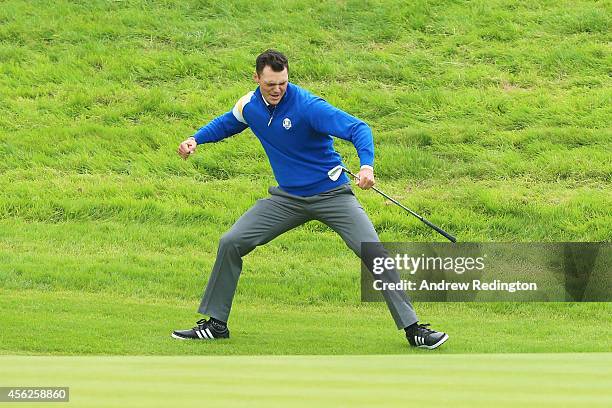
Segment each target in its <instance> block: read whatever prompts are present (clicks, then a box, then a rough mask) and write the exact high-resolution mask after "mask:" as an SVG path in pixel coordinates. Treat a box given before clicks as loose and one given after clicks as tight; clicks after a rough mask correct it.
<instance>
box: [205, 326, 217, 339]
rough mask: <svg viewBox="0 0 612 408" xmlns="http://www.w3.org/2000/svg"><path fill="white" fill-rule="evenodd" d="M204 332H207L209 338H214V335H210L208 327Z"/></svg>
mask: <svg viewBox="0 0 612 408" xmlns="http://www.w3.org/2000/svg"><path fill="white" fill-rule="evenodd" d="M206 334H208V336H209V337H210V338H211V339H214V338H215V336H213V335H212V333H211V332H210V329H209V328H208V327H207V328H206Z"/></svg>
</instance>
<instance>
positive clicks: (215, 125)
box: [193, 111, 248, 144]
mask: <svg viewBox="0 0 612 408" xmlns="http://www.w3.org/2000/svg"><path fill="white" fill-rule="evenodd" d="M247 127H248V126H247V125H246V124H244V123H242V122H240V121H239V120H238V119H236V117H235V116H234V114H233V113H232V112H231V111H230V112H227V113H224V114H223V115H221V116H218V117H216V118H214V119H213V120H212V121H210V122H209V123H208V124H207V125H206V126H203V127H201V128H200V129H199V130H198V131H197V132H196V133H195V134H194V135H193V137H194V138H195V140H196V142H197V143H198V144H201V143H214V142H218V141H220V140H223V139H225V138H228V137H230V136H233V135H235V134H237V133H240V132H242V131H243V130H244V129H246V128H247Z"/></svg>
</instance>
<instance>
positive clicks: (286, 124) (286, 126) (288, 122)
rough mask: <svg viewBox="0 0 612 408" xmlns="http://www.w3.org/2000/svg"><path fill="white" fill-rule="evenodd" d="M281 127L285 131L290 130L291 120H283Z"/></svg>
mask: <svg viewBox="0 0 612 408" xmlns="http://www.w3.org/2000/svg"><path fill="white" fill-rule="evenodd" d="M283 127H284V128H285V129H287V130H289V129H291V120H289V118H285V119H283Z"/></svg>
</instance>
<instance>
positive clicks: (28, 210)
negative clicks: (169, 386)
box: [0, 1, 612, 354]
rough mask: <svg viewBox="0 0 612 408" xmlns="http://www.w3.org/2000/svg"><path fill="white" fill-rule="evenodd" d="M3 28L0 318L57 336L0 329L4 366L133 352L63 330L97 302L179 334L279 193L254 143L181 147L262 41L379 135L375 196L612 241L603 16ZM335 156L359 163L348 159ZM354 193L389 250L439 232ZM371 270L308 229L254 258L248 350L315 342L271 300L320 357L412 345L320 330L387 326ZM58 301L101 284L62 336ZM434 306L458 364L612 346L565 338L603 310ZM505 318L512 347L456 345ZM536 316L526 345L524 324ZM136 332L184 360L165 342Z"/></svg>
mask: <svg viewBox="0 0 612 408" xmlns="http://www.w3.org/2000/svg"><path fill="white" fill-rule="evenodd" d="M267 10H274V11H273V12H272V14H270V13H271V12H269V11H267ZM607 11H608V15H609V8H608V10H607ZM279 13H280V14H282V16H283V17H282V18H269V16H271V15H274V16H276V17H279V15H280V14H279ZM0 23H1V24H0V174H1V177H0V287H2V288H3V297H2V302H3V308H4V307H10V308H11V310H14V311H15V312H14V313H10V314H7V313H4V314H3V315H2V316H1V317H0V322H1V323H2V326H3V327H10V328H13V329H15V330H16V329H19V330H22V329H26V326H24V321H20V320H18V319H17V318H16V317H18V316H23V317H27V319H28V321H31V320H29V319H32V320H33V321H34V323H31V324H32V326H31V327H34V328H35V329H44V330H48V331H50V332H51V333H53V338H54V339H55V340H54V341H53V342H52V343H48V344H47V343H41V342H39V341H38V340H37V339H36V337H35V336H28V337H27V340H26V341H20V342H15V341H13V340H14V339H13V340H11V338H10V337H9V338H8V339H7V338H4V339H3V341H2V342H0V347H1V349H2V352H4V353H7V352H19V353H22V352H36V353H44V352H52V353H73V352H79V353H81V352H82V353H105V352H107V351H108V350H109V347H110V350H112V352H117V353H134V352H143V349H138V348H134V347H132V345H131V344H130V342H131V341H132V340H133V339H131V338H130V339H128V338H126V339H125V342H122V343H121V344H113V345H112V346H109V344H108V341H106V340H103V339H104V338H105V337H104V336H103V337H102V338H101V340H100V342H99V343H96V342H95V341H91V342H90V343H87V344H88V345H87V347H81V348H80V347H79V344H78V343H75V342H72V341H70V340H62V339H63V337H62V336H61V331H59V330H58V327H63V328H68V327H77V328H79V327H81V328H84V327H85V326H75V325H78V323H77V322H78V321H83V316H82V315H80V313H85V314H87V313H88V307H91V306H88V305H89V304H91V303H95V301H91V302H89V301H87V300H88V299H97V298H98V297H99V299H100V300H99V302H100V304H101V305H102V306H100V307H102V308H103V309H96V307H97V306H96V307H94V309H93V311H92V312H89V314H90V315H91V318H93V319H94V320H96V321H97V319H95V318H97V317H100V318H101V319H102V318H106V319H108V321H109V322H116V323H117V324H120V322H121V320H122V319H123V318H125V317H126V316H129V318H128V319H127V321H129V322H138V321H143V322H144V321H146V320H145V318H146V319H151V318H152V317H153V316H159V315H163V316H164V317H163V321H162V322H159V323H155V324H156V327H159V329H160V332H163V333H165V332H166V330H167V329H168V328H170V327H172V326H176V325H180V324H184V322H185V321H190V320H191V316H192V315H191V314H190V313H191V311H192V310H193V309H194V308H195V306H196V305H197V299H198V297H199V295H200V294H201V291H202V287H203V284H204V282H205V277H206V275H207V273H208V271H209V270H210V267H211V265H212V262H213V256H214V253H215V249H216V248H215V245H216V241H217V239H218V238H219V236H220V235H221V234H222V232H223V231H224V230H226V229H227V228H229V226H231V224H232V223H233V221H234V220H235V219H236V218H237V217H238V216H239V215H240V214H241V213H242V212H243V211H244V210H245V209H247V208H248V207H249V206H250V205H251V204H252V203H253V202H254V201H255V200H256V199H257V198H259V197H261V196H263V195H264V194H265V191H266V186H267V185H270V184H272V183H273V182H274V181H273V179H272V176H271V172H270V170H269V167H268V164H267V162H266V159H265V156H264V154H263V150H262V149H261V147H260V146H259V145H258V143H257V142H256V141H255V140H254V138H253V136H252V134H251V133H250V132H249V131H246V132H245V133H244V134H241V135H239V136H237V137H235V138H232V139H230V140H227V141H225V142H223V143H219V144H217V145H214V146H205V147H203V148H202V147H201V148H200V149H199V154H198V155H196V156H195V157H194V158H193V159H192V160H190V161H188V162H183V161H181V160H179V159H178V158H177V156H176V155H175V154H174V151H175V148H176V144H177V142H178V141H180V140H182V139H183V138H184V137H185V136H187V135H190V134H191V133H192V132H193V130H194V129H195V128H197V127H198V126H200V125H202V124H204V123H205V122H206V121H207V120H209V119H211V118H212V117H214V116H215V115H217V114H219V113H221V112H223V111H225V110H228V109H229V108H230V107H231V106H232V104H233V103H234V101H235V100H236V99H237V98H238V97H240V96H241V95H242V94H244V93H245V92H246V91H248V90H250V89H252V87H253V84H252V83H251V82H250V79H249V75H250V72H251V70H252V60H253V59H254V56H255V55H256V54H257V53H258V52H259V51H261V50H262V49H265V48H267V47H269V46H275V47H277V48H280V49H282V50H284V51H286V53H287V54H288V55H289V56H290V58H291V75H292V80H293V81H294V82H296V83H298V84H300V85H302V86H305V87H306V88H308V89H311V90H312V91H314V92H316V93H319V94H321V95H322V96H324V97H325V98H327V99H328V100H329V101H330V102H332V103H334V104H337V105H338V106H339V107H341V108H344V109H345V110H347V111H349V112H351V113H353V114H355V115H356V116H359V117H361V118H363V119H365V120H366V121H368V123H370V124H371V125H372V128H373V129H374V131H375V138H376V149H377V164H376V168H377V175H378V177H379V178H378V182H379V184H380V185H381V186H382V187H384V189H385V190H387V191H388V192H390V193H392V194H394V195H396V196H398V197H401V198H402V199H404V201H405V202H407V203H409V204H410V206H411V207H413V208H414V209H415V210H417V211H419V212H421V213H423V214H424V215H427V216H428V217H429V218H430V219H431V220H432V221H433V222H435V223H437V224H439V225H441V226H442V227H443V228H445V229H447V230H449V231H451V232H453V233H454V234H456V235H457V236H458V237H459V238H460V240H463V241H531V240H545V241H595V240H605V241H609V240H610V239H611V238H612V229H610V225H612V216H611V215H610V214H612V211H610V209H611V208H610V202H611V199H612V193H611V191H612V190H611V189H610V177H611V174H612V162H611V159H610V155H609V154H608V153H606V151H609V150H610V148H611V147H612V132H611V131H610V127H609V121H607V120H606V119H607V118H608V117H609V116H610V114H611V113H612V112H611V109H610V106H611V105H610V103H609V102H610V100H609V92H608V90H609V87H610V78H609V77H608V72H609V69H610V65H611V58H610V52H609V51H610V50H609V46H608V45H607V44H608V41H609V36H608V28H609V27H608V26H609V19H608V18H607V16H606V5H605V3H603V2H601V3H600V2H563V3H559V2H556V1H555V2H553V1H540V2H537V3H534V2H531V3H527V4H524V3H523V2H501V1H498V2H495V1H491V2H484V1H480V2H470V3H462V2H453V1H447V2H435V3H434V2H426V1H421V2H411V3H410V5H406V4H404V2H382V3H381V2H367V3H366V2H342V3H337V4H335V3H334V4H320V5H313V4H311V2H308V1H301V2H300V1H295V2H291V3H287V2H267V3H262V2H257V4H255V3H253V2H234V3H233V5H232V6H228V5H227V4H224V3H221V2H219V3H217V2H209V3H208V4H204V3H201V2H182V1H181V2H179V1H177V2H172V1H165V2H156V3H151V2H136V1H133V2H132V1H125V2H106V1H99V2H85V3H82V4H78V3H73V2H70V3H69V2H53V3H49V4H48V5H44V4H37V5H36V6H34V5H33V4H30V3H27V2H14V1H13V2H12V1H7V2H3V6H2V8H1V9H0ZM288 33H291V35H289V34H288ZM337 147H338V149H339V150H340V151H341V152H342V153H343V156H344V157H345V158H346V159H347V161H348V163H349V164H350V165H351V166H352V167H355V166H356V165H357V160H356V158H355V154H354V150H353V149H352V147H351V146H350V145H348V144H346V143H341V142H338V143H337ZM358 194H359V197H360V199H361V200H362V201H363V203H364V205H365V207H366V209H367V210H368V212H369V213H370V214H371V216H372V219H373V221H374V223H375V225H376V227H377V229H378V230H379V231H380V234H381V238H382V239H384V240H389V241H391V240H397V241H404V240H417V241H428V240H437V239H439V238H438V237H437V236H435V235H433V234H432V232H431V231H430V230H428V229H426V228H424V227H423V226H422V225H419V224H418V222H417V221H415V220H413V219H410V218H408V217H406V216H405V215H404V214H403V213H401V212H399V211H398V210H396V209H395V208H394V207H388V206H385V205H382V203H381V201H380V200H379V198H378V197H377V196H375V195H374V194H371V193H369V192H358ZM358 270H359V264H358V261H357V260H356V259H355V258H354V256H353V255H352V253H350V251H348V250H346V248H345V247H344V245H343V244H342V242H340V240H339V239H338V238H337V237H336V236H335V235H334V234H333V233H332V232H330V231H329V230H327V229H326V228H324V227H323V226H321V225H320V224H317V223H312V224H309V225H306V226H304V227H301V228H299V229H297V230H296V231H293V232H291V233H289V234H287V235H285V236H283V237H281V238H279V239H278V240H277V241H275V242H274V243H272V244H270V245H268V246H266V247H264V248H260V249H259V250H257V251H255V252H254V253H253V254H251V255H249V257H248V258H247V262H246V263H245V271H244V276H243V277H242V279H241V283H240V286H239V291H238V294H237V302H238V303H237V305H238V307H237V308H236V310H235V312H236V315H235V316H234V319H235V321H236V323H240V325H238V324H236V330H237V332H236V333H237V334H240V335H241V336H242V340H240V339H236V340H235V341H236V342H237V343H242V345H241V346H240V347H241V348H240V351H239V352H240V353H243V352H244V353H266V352H271V350H272V349H273V347H271V346H270V345H269V344H267V345H266V344H263V343H256V344H258V347H255V346H248V345H247V344H246V343H247V342H246V340H248V339H250V340H252V339H251V337H250V335H249V333H252V332H251V331H249V330H247V328H249V327H251V328H253V329H250V330H254V328H255V327H256V323H257V322H259V321H261V322H262V324H266V325H269V327H270V329H273V330H276V332H275V333H276V334H277V335H278V336H279V338H280V337H284V338H287V339H292V340H291V342H292V343H290V345H289V346H287V349H285V350H284V351H285V352H291V353H294V352H300V351H304V350H305V349H300V348H299V347H298V345H297V344H295V343H293V341H294V340H293V339H298V338H299V336H297V335H295V334H294V335H292V334H290V333H284V331H285V330H286V329H284V328H283V325H280V324H278V325H276V324H275V323H274V321H273V320H272V319H273V318H274V317H278V316H279V315H280V316H282V314H281V313H280V312H277V311H278V310H283V313H286V316H289V317H287V318H282V319H283V322H284V323H283V324H286V325H289V326H290V327H292V326H291V325H293V324H295V323H294V322H293V321H294V320H298V319H306V320H305V321H306V322H307V323H304V324H306V326H305V327H307V328H308V329H307V330H306V331H313V330H314V331H315V332H317V333H319V337H318V338H321V336H323V338H325V339H326V340H327V341H329V342H331V344H332V345H331V346H330V347H331V348H330V349H329V350H331V351H330V352H336V353H340V352H344V353H359V352H364V350H367V351H368V352H377V351H380V352H384V353H391V352H401V351H398V350H397V347H398V344H399V343H396V340H397V339H396V338H394V337H392V336H389V340H388V341H389V343H387V344H386V345H385V346H383V347H381V348H380V349H379V348H378V344H377V342H378V339H376V338H375V337H374V335H373V334H372V336H369V337H367V338H366V336H364V338H363V339H362V340H363V343H356V342H355V341H353V340H352V339H347V340H343V341H339V340H337V336H336V335H337V332H336V331H335V330H329V331H327V330H322V329H321V328H320V327H321V326H323V325H321V322H319V321H317V320H316V318H315V316H317V317H318V316H321V315H323V316H324V317H323V319H325V320H326V321H329V325H331V322H334V321H338V322H342V323H340V324H341V325H342V327H343V329H342V330H345V331H347V330H348V329H347V327H349V326H345V325H346V324H348V323H349V322H354V324H360V323H361V322H363V321H365V319H366V318H367V316H368V315H370V314H374V315H376V316H385V313H386V312H385V311H384V310H383V308H382V305H377V306H361V305H358V304H357V296H358V286H357V285H358V283H357V274H358ZM287 282H288V283H289V284H288V285H287V286H288V287H287V288H284V289H283V290H281V291H279V290H278V285H279V284H285V283H287ZM56 291H58V292H61V293H62V295H61V296H64V294H65V292H67V291H68V292H69V291H72V292H73V293H74V294H79V293H82V292H87V293H88V295H87V296H86V297H84V298H83V299H84V300H78V299H75V298H74V294H73V295H72V297H71V299H73V300H70V301H68V300H66V302H67V303H66V305H71V306H74V307H75V308H76V311H71V310H70V308H69V307H68V306H66V307H65V308H66V309H67V310H66V311H65V312H66V316H65V318H66V320H62V321H61V322H60V323H61V324H60V323H58V322H57V316H56V313H57V312H56V310H57V308H58V307H60V308H61V303H59V302H58V301H54V297H55V295H54V293H55V292H56ZM92 296H93V298H92ZM134 298H139V299H140V300H139V304H141V306H140V307H139V308H137V309H138V312H135V311H134V310H135V309H134V308H133V306H132V305H133V304H132V299H134ZM60 299H63V298H62V297H60ZM124 299H125V300H124ZM160 299H161V300H160ZM33 301H34V302H35V304H36V307H35V308H32V307H30V306H28V305H31V302H33ZM62 302H63V300H62ZM157 302H161V303H159V305H161V306H150V307H149V306H147V305H148V304H154V305H158V303H157ZM173 303H174V304H176V306H172V304H173ZM104 305H108V309H105V308H104ZM370 307H371V308H372V310H370V309H367V308H370ZM311 308H312V309H311ZM319 308H323V309H322V310H323V313H322V312H321V309H319ZM364 308H366V309H367V310H366V311H364V310H363V309H364ZM103 310H108V313H105V312H103ZM304 310H306V311H312V313H306V316H304ZM421 310H423V315H424V317H426V318H427V319H434V322H435V323H436V324H437V326H443V327H444V328H445V329H447V328H448V330H449V331H451V333H452V334H454V335H455V337H454V338H455V339H457V343H458V344H456V346H451V345H450V344H449V351H455V352H458V351H512V350H515V348H516V349H518V350H520V351H546V350H550V351H563V350H574V351H594V350H600V351H606V350H607V351H609V345H608V344H607V343H606V342H605V340H602V341H599V340H597V341H595V342H587V341H585V342H578V343H575V342H574V341H575V336H574V335H573V334H570V333H573V330H574V327H575V325H576V323H577V322H580V323H581V324H584V325H585V326H586V327H588V329H585V330H591V328H592V330H593V333H594V334H596V333H603V334H604V335H605V334H606V333H609V330H610V329H609V322H607V321H606V320H605V319H603V317H605V316H609V315H610V311H611V310H610V306H609V304H600V305H566V304H559V305H515V304H510V305H508V304H498V305H477V304H476V305H430V306H426V305H422V306H421ZM96 311H97V312H99V313H101V314H102V316H103V317H102V316H98V315H97V314H96ZM491 315H493V316H495V318H496V319H500V321H503V323H500V327H499V328H496V329H495V330H499V332H498V334H499V335H500V343H499V344H501V345H505V346H504V347H498V346H490V345H487V344H480V346H479V347H473V346H471V345H469V344H465V342H464V341H462V340H461V337H460V336H463V334H461V332H462V330H460V328H464V327H466V325H467V327H474V328H475V329H477V328H480V329H484V328H486V329H490V328H491V324H490V323H491V322H490V320H489V319H490V316H491ZM310 316H313V317H310ZM543 316H546V317H543ZM291 317H295V319H293V318H291ZM517 317H518V319H517ZM336 318H337V319H336ZM470 318H471V319H470ZM542 319H545V320H544V321H545V323H543V324H542V328H541V330H540V329H539V330H536V332H535V333H536V335H537V337H536V338H535V345H531V346H530V345H529V344H528V343H525V342H524V340H523V339H521V335H520V334H519V333H522V330H524V329H523V328H522V327H523V326H522V325H523V323H524V322H528V326H527V327H533V326H537V324H538V322H540V321H542ZM85 321H89V320H85ZM517 321H520V322H521V323H520V324H518V326H519V327H518V328H517V323H516V322H517ZM102 322H103V320H101V321H99V324H100V328H101V329H108V325H106V324H104V323H102ZM377 324H378V323H377ZM470 325H471V326H470ZM529 325H532V326H529ZM390 326H391V324H390V320H386V321H385V324H382V325H381V326H376V327H377V328H380V329H381V330H388V331H389V332H390V333H392V332H393V329H392V327H390ZM120 327H124V325H123V324H120ZM324 327H328V324H327V323H326V325H325V326H324ZM455 327H456V329H455ZM496 327H497V326H496ZM319 330H321V331H319ZM368 330H370V329H368ZM372 331H373V329H372ZM2 332H3V334H4V333H7V332H10V331H5V330H3V331H2ZM366 332H367V331H366ZM298 333H299V331H298ZM455 333H456V334H455ZM553 334H554V336H555V337H554V338H556V339H557V340H558V339H559V338H561V340H559V341H552V340H551V339H552V338H553V337H551V336H552V335H553ZM164 335H165V334H164ZM347 337H348V336H343V338H347ZM595 338H596V339H599V337H597V336H596V337H595ZM603 339H605V337H603ZM141 340H142V341H144V342H145V343H146V342H148V343H146V344H147V345H148V346H150V347H152V349H153V350H155V351H156V352H159V353H164V354H166V353H172V352H173V351H172V348H171V347H174V346H171V345H170V344H167V343H165V340H166V339H165V338H164V339H163V340H162V339H146V338H145V339H141ZM63 341H65V342H63ZM232 341H234V340H232ZM296 341H297V340H296ZM335 341H338V343H337V344H336V343H334V342H335ZM243 342H244V343H243ZM451 344H452V343H451ZM187 347H190V346H187ZM243 347H244V348H243ZM453 347H456V348H453ZM466 348H469V350H468V349H466ZM306 349H307V348H306ZM187 350H188V351H189V352H197V351H194V350H191V349H187ZM276 350H279V349H276ZM402 350H403V349H402ZM174 352H182V350H181V351H174ZM215 352H216V353H226V352H231V351H228V350H227V349H226V348H225V347H224V346H221V347H219V348H218V349H215ZM310 352H313V353H314V352H317V350H316V348H314V347H311V350H310Z"/></svg>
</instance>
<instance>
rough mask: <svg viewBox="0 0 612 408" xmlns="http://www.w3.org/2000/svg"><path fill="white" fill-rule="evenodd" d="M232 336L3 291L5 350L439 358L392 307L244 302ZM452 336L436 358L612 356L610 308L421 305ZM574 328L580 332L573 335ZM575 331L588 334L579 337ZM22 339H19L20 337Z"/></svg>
mask: <svg viewBox="0 0 612 408" xmlns="http://www.w3.org/2000/svg"><path fill="white" fill-rule="evenodd" d="M235 308H236V310H235V311H234V314H233V315H232V320H231V321H230V329H231V330H232V332H231V334H232V336H231V338H230V339H229V340H222V341H219V342H214V343H208V342H193V341H177V340H174V339H172V338H171V337H170V333H171V332H172V330H173V329H176V328H190V327H192V325H193V322H194V319H196V318H197V317H196V315H195V313H194V309H195V305H194V304H193V302H192V301H185V300H180V301H171V300H161V301H160V300H157V301H154V300H150V299H146V298H145V299H138V298H125V297H123V296H110V295H101V294H85V293H74V292H40V291H19V292H15V291H0V310H5V311H10V312H9V313H4V314H3V315H2V317H1V319H0V322H1V325H2V327H4V328H10V330H1V331H0V355H1V354H5V355H6V354H60V355H62V354H76V355H84V354H98V355H109V354H110V355H112V354H123V355H134V354H137V355H138V354H148V355H151V354H158V355H210V356H218V355H236V354H237V355H256V354H264V355H265V354H302V355H303V354H327V355H332V354H361V355H363V354H410V355H422V354H423V353H425V354H427V353H431V352H428V351H425V350H421V349H413V348H410V347H409V346H408V343H407V342H406V339H405V337H404V333H403V331H398V330H396V328H395V325H394V324H393V321H392V319H391V317H390V316H389V312H388V311H387V309H386V307H385V305H384V304H381V303H377V304H359V303H357V301H354V302H349V303H348V304H323V305H318V306H317V305H291V304H286V303H275V304H274V303H271V302H270V301H264V300H260V301H257V302H252V301H249V302H245V301H242V300H239V301H238V302H237V303H236V306H235ZM417 308H418V310H419V313H420V316H421V318H422V319H423V320H424V321H429V320H430V319H431V320H434V321H435V322H436V324H437V325H440V326H442V327H444V329H445V330H446V331H447V332H448V333H450V340H449V341H448V342H447V343H446V344H445V345H444V347H442V348H440V349H439V350H436V353H443V354H445V353H454V354H456V353H519V352H527V353H532V352H558V353H561V352H568V351H572V352H612V343H611V342H610V338H612V307H611V306H610V304H609V303H568V304H562V305H558V304H542V303H532V304H518V303H497V304H469V303H429V304H417ZM568 328H572V329H571V330H570V332H568ZM576 330H579V331H580V335H575V332H576ZM16 333H18V335H16Z"/></svg>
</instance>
